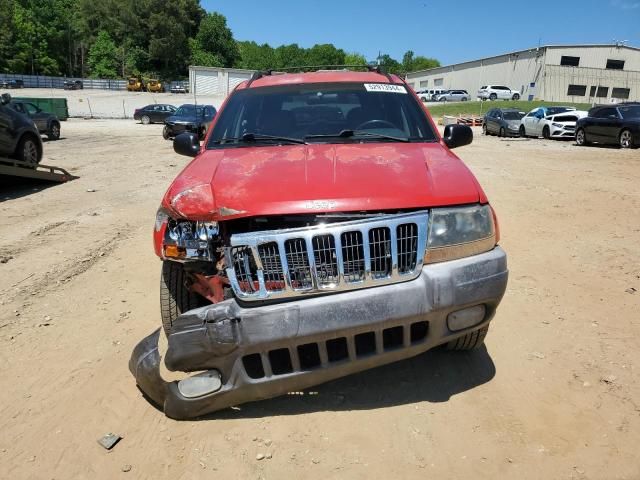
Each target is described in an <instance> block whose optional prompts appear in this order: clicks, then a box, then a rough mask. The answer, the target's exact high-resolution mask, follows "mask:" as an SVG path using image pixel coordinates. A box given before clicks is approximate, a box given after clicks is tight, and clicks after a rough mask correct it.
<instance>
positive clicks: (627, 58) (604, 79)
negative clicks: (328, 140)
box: [406, 45, 640, 103]
mask: <svg viewBox="0 0 640 480" xmlns="http://www.w3.org/2000/svg"><path fill="white" fill-rule="evenodd" d="M562 56H570V57H579V63H578V65H579V66H577V67H573V66H561V63H562ZM607 60H618V61H624V69H623V70H613V69H607V68H606V67H607ZM639 78H640V49H638V48H632V47H625V46H616V45H593V46H589V45H585V46H570V47H555V46H548V47H540V48H534V49H530V50H523V51H519V52H513V53H510V54H505V55H499V56H495V57H490V58H486V59H481V60H475V61H471V62H465V63H460V64H456V65H450V66H446V67H439V68H434V69H431V70H424V71H420V72H413V73H409V74H407V78H406V80H407V82H408V83H409V84H410V85H411V86H412V87H413V88H414V89H415V90H420V89H431V88H446V89H451V88H455V89H464V90H467V91H468V92H469V93H470V94H471V96H472V98H475V94H476V93H477V91H478V89H479V88H480V87H481V86H483V85H487V84H496V85H506V86H508V87H510V88H512V89H514V90H518V91H519V92H520V93H521V97H522V98H523V99H525V100H526V99H529V98H536V99H544V100H548V101H560V102H584V103H609V102H612V101H618V100H640V80H639ZM570 85H572V88H569V86H570ZM582 87H584V89H583V88H582ZM614 89H615V90H614ZM583 90H584V92H582V91H583ZM581 93H583V94H581ZM625 97H626V98H625Z"/></svg>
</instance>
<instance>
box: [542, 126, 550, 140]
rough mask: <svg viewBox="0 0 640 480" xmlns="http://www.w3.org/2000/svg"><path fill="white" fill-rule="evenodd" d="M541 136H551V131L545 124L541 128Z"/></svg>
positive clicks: (548, 137) (547, 137)
mask: <svg viewBox="0 0 640 480" xmlns="http://www.w3.org/2000/svg"><path fill="white" fill-rule="evenodd" d="M542 138H546V139H547V140H549V139H550V138H551V132H550V131H549V127H548V126H547V125H545V126H544V128H543V129H542Z"/></svg>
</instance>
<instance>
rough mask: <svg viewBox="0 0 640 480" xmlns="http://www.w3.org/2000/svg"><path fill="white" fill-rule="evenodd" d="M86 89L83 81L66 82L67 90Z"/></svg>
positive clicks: (65, 87)
mask: <svg viewBox="0 0 640 480" xmlns="http://www.w3.org/2000/svg"><path fill="white" fill-rule="evenodd" d="M83 88H84V84H83V83H82V81H81V80H67V81H66V82H64V89H65V90H82V89H83Z"/></svg>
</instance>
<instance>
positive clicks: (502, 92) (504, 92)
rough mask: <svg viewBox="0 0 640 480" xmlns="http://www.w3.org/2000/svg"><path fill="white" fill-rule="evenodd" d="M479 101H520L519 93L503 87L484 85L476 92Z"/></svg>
mask: <svg viewBox="0 0 640 480" xmlns="http://www.w3.org/2000/svg"><path fill="white" fill-rule="evenodd" d="M478 98H479V99H480V100H498V99H501V100H520V92H519V91H518V90H511V89H510V88H509V87H505V86H504V85H484V86H482V87H480V90H478Z"/></svg>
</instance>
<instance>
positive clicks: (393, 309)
mask: <svg viewBox="0 0 640 480" xmlns="http://www.w3.org/2000/svg"><path fill="white" fill-rule="evenodd" d="M507 276H508V272H507V260H506V255H505V253H504V251H503V250H502V249H501V248H500V247H496V248H494V249H493V250H491V251H490V252H487V253H483V254H480V255H475V256H473V257H468V258H463V259H460V260H454V261H450V262H443V263H437V264H431V265H426V266H424V267H423V268H422V272H421V274H420V275H419V276H418V278H416V279H415V280H411V281H408V282H405V283H397V284H392V285H387V286H381V287H377V288H368V289H363V290H355V291H350V292H345V293H336V294H331V295H326V296H322V297H313V298H305V299H301V300H297V301H291V302H286V303H278V304H273V305H262V306H256V307H251V308H245V307H243V306H241V305H240V304H238V303H237V302H236V301H235V300H226V301H223V302H221V303H217V304H214V305H209V306H206V307H203V308H199V309H195V310H191V311H189V312H186V313H184V314H183V315H181V316H180V317H178V319H177V320H176V322H175V324H174V329H173V331H172V333H171V334H170V335H169V336H168V349H167V353H166V357H165V364H166V366H167V368H168V369H169V370H172V371H184V372H199V371H210V372H215V375H216V380H217V378H218V377H219V380H220V381H219V382H217V384H216V386H215V391H210V392H209V393H205V394H202V395H200V396H193V395H189V394H187V396H185V394H184V393H185V389H181V388H180V386H181V385H180V383H179V382H177V381H174V382H166V381H165V380H163V379H162V377H161V375H160V361H161V355H160V353H159V350H158V339H159V335H160V331H159V330H157V331H155V332H154V333H153V334H151V335H150V336H149V337H147V338H145V339H144V340H143V341H142V342H140V343H139V344H138V345H137V346H136V348H135V349H134V351H133V354H132V356H131V360H130V362H129V369H130V370H131V372H132V373H133V375H134V376H135V378H136V381H137V383H138V386H139V387H140V389H141V390H142V391H143V392H144V393H145V394H146V395H147V396H148V397H149V398H151V399H152V400H153V401H154V402H156V403H157V404H158V405H161V406H162V407H163V409H164V412H165V413H166V415H168V416H169V417H172V418H177V419H186V418H193V417H197V416H200V415H204V414H206V413H210V412H213V411H216V410H220V409H223V408H226V407H230V406H233V405H237V404H241V403H245V402H249V401H253V400H260V399H265V398H270V397H275V396H278V395H282V394H286V393H287V392H290V391H292V390H300V389H304V388H308V387H310V386H313V385H317V384H319V383H323V382H326V381H329V380H333V379H336V378H339V377H342V376H345V375H349V374H352V373H355V372H359V371H362V370H366V369H369V368H372V367H376V366H379V365H383V364H386V363H390V362H395V361H398V360H401V359H404V358H408V357H411V356H414V355H417V354H420V353H422V352H425V351H426V350H429V349H430V348H433V347H435V346H437V345H440V344H443V343H446V342H449V341H451V340H454V339H456V338H457V337H459V336H461V335H465V334H467V333H469V332H472V331H474V330H477V329H479V328H482V327H484V326H485V325H486V324H488V323H489V321H490V320H491V318H493V315H494V313H495V310H496V307H497V306H498V304H499V302H500V300H501V299H502V296H503V294H504V292H505V289H506V285H507Z"/></svg>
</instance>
